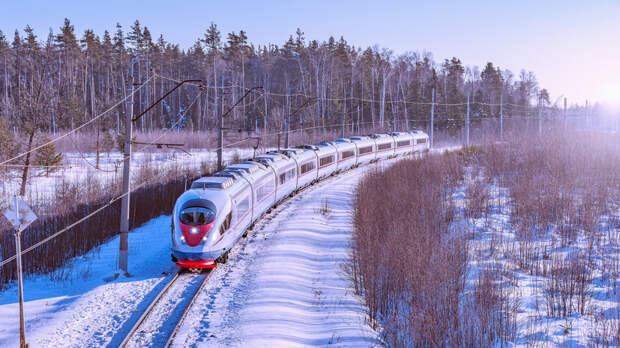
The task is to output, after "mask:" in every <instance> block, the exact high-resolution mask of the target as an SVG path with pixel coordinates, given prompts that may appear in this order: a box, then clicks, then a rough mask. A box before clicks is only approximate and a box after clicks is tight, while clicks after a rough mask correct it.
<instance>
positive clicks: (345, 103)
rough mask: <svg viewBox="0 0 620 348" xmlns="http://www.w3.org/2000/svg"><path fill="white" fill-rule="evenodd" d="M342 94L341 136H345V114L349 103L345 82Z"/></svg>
mask: <svg viewBox="0 0 620 348" xmlns="http://www.w3.org/2000/svg"><path fill="white" fill-rule="evenodd" d="M342 96H343V97H344V98H343V101H342V129H341V130H340V137H341V138H344V117H345V116H344V114H345V112H346V105H347V92H346V91H345V90H344V83H343V84H342Z"/></svg>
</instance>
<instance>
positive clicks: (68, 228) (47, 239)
mask: <svg viewBox="0 0 620 348" xmlns="http://www.w3.org/2000/svg"><path fill="white" fill-rule="evenodd" d="M199 94H200V93H199ZM195 100H196V98H195V99H194V102H195ZM192 104H193V102H192ZM188 110H189V108H188ZM484 118H487V119H489V118H493V119H495V118H496V117H478V118H474V119H484ZM504 118H531V117H516V116H515V117H504ZM448 120H450V121H463V119H448ZM408 121H409V122H422V121H424V122H427V121H428V120H427V119H413V120H408ZM379 123H384V124H389V122H388V121H383V122H381V121H378V120H377V121H367V122H359V123H357V122H349V123H345V124H344V126H350V125H362V124H365V125H367V124H379ZM342 125H343V124H342V123H334V124H331V125H329V124H328V125H319V126H312V127H304V128H298V129H293V130H289V132H290V133H294V132H301V131H308V130H313V129H321V128H322V129H325V128H330V127H334V128H338V127H341V126H342ZM284 133H286V131H278V132H272V133H267V134H257V135H255V136H253V137H248V138H245V139H242V140H239V141H236V142H232V143H229V144H227V145H224V146H221V147H216V148H214V149H211V151H217V150H219V149H220V148H221V149H224V148H227V147H232V146H235V145H238V144H241V143H243V142H246V141H248V140H252V139H254V138H265V137H271V136H276V135H281V134H284ZM155 141H156V140H155ZM155 141H153V142H152V143H151V145H152V144H153V143H154V142H155ZM178 160H179V159H175V160H174V161H178ZM149 183H150V182H149V181H144V182H142V183H140V184H139V185H137V186H135V187H133V188H132V189H131V190H130V191H129V192H127V193H124V194H121V195H119V196H117V197H115V198H113V199H111V200H110V201H108V203H106V204H105V205H103V206H101V207H99V208H97V209H96V210H94V211H93V212H91V213H89V214H88V215H86V216H84V217H82V218H80V219H78V220H77V221H75V222H73V223H71V224H70V225H68V226H66V227H64V228H63V229H61V230H59V231H58V232H55V233H54V234H52V235H50V236H48V237H46V238H44V239H43V240H41V241H39V242H37V243H35V244H33V245H32V246H30V247H28V248H27V249H24V250H23V251H22V252H21V255H22V256H23V255H25V254H26V253H28V252H30V251H32V250H34V249H36V248H38V247H39V246H41V245H43V244H45V243H47V242H49V241H50V240H52V239H54V238H56V237H58V236H59V235H61V234H63V233H65V232H67V231H69V230H70V229H72V228H73V227H75V226H77V225H79V224H80V223H82V222H84V221H86V220H88V219H89V218H91V217H93V216H94V215H96V214H97V213H99V212H101V211H102V210H104V209H105V208H107V207H109V206H110V205H112V204H113V203H114V202H116V201H118V200H119V199H121V198H123V197H125V196H126V195H128V194H131V193H133V192H134V191H136V190H138V189H140V188H142V187H144V186H145V185H147V184H149ZM15 258H16V255H13V256H11V257H9V258H7V259H5V260H2V261H1V262H0V267H3V266H4V265H6V264H7V263H9V262H11V261H13V260H15Z"/></svg>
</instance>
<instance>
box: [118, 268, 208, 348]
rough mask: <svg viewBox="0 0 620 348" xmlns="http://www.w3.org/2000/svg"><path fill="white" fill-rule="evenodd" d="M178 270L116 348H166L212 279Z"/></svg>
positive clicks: (201, 274)
mask: <svg viewBox="0 0 620 348" xmlns="http://www.w3.org/2000/svg"><path fill="white" fill-rule="evenodd" d="M211 274H212V272H211V271H210V270H208V271H205V272H203V273H200V274H196V273H191V272H187V271H184V270H179V271H178V272H177V273H175V274H174V275H173V276H172V277H171V278H170V279H169V280H168V282H167V283H166V285H165V286H164V288H163V289H162V290H161V291H160V292H159V293H158V294H157V296H156V297H155V299H154V300H153V301H152V302H151V303H150V304H149V306H148V307H147V309H146V310H145V311H144V312H143V313H142V315H141V316H140V318H139V319H138V320H137V321H136V323H135V324H134V326H133V327H132V328H131V330H130V331H129V333H128V334H127V336H125V339H124V340H123V342H122V343H121V344H120V346H119V347H145V346H151V347H169V346H171V344H172V341H173V340H174V338H175V336H176V333H177V331H178V330H179V328H180V327H181V325H182V323H183V320H184V319H185V317H186V316H187V313H188V312H189V310H190V308H191V307H192V305H193V304H194V302H195V301H196V298H197V297H198V294H199V293H200V291H201V290H202V288H203V287H204V285H205V284H206V283H207V280H208V279H209V277H210V276H211Z"/></svg>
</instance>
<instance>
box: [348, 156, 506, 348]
mask: <svg viewBox="0 0 620 348" xmlns="http://www.w3.org/2000/svg"><path fill="white" fill-rule="evenodd" d="M463 158H464V157H463V155H461V154H444V155H431V156H427V157H425V158H423V159H416V160H403V161H400V162H398V163H396V164H394V165H393V166H391V167H390V168H388V169H386V170H385V171H374V172H371V173H370V174H368V175H367V176H366V177H365V178H364V179H363V180H362V182H361V183H360V185H359V187H358V192H357V196H356V202H355V214H354V223H355V235H354V247H353V257H352V267H351V272H352V276H353V280H354V284H355V287H356V290H357V291H359V292H360V293H362V294H363V296H364V299H365V301H366V304H367V305H368V308H369V316H370V321H371V323H374V324H380V325H381V326H382V328H383V332H382V333H383V335H384V338H385V340H386V342H387V344H388V346H391V347H409V346H446V345H447V346H463V345H478V346H490V345H492V344H493V343H494V342H499V341H501V339H500V338H499V337H508V336H509V335H508V334H507V332H513V331H514V329H513V328H511V326H510V325H512V326H514V320H512V319H511V320H507V319H506V315H505V313H506V312H505V311H504V310H505V309H506V308H505V307H506V303H507V302H506V301H507V296H506V295H505V293H503V292H502V291H503V290H502V287H501V286H500V285H499V284H498V283H499V280H498V279H493V280H492V281H486V280H483V281H481V282H480V283H479V284H478V286H477V288H476V289H477V290H476V291H477V292H475V293H474V294H472V293H470V292H466V291H465V275H466V273H467V272H466V271H467V261H468V245H467V236H468V234H467V233H466V231H464V230H462V229H461V228H458V227H457V225H458V224H456V223H455V220H454V219H455V218H456V217H457V215H456V214H455V211H454V210H455V209H454V207H455V203H454V202H453V194H454V193H455V190H456V189H457V187H459V186H460V185H461V184H462V182H463V178H464V173H465V167H464V161H462V159H463ZM485 279H486V278H485ZM483 294H484V295H483ZM482 296H489V299H490V302H489V301H487V302H483V301H482ZM498 311H499V312H498ZM472 324H473V325H472Z"/></svg>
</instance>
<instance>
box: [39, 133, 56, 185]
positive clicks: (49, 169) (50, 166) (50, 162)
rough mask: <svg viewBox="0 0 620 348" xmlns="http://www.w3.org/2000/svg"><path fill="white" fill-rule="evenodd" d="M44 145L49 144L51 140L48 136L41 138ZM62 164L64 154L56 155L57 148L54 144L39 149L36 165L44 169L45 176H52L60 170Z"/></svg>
mask: <svg viewBox="0 0 620 348" xmlns="http://www.w3.org/2000/svg"><path fill="white" fill-rule="evenodd" d="M40 141H41V142H42V143H47V142H49V141H50V138H49V137H47V136H43V137H41V139H40ZM61 163H62V154H61V153H56V147H55V146H54V144H53V143H52V144H48V145H46V146H44V147H42V148H41V149H39V150H38V151H37V153H36V155H35V164H36V165H38V166H42V167H44V168H42V169H43V172H44V173H45V176H48V175H50V174H51V173H54V172H56V171H57V170H58V167H57V166H59V165H60V164H61Z"/></svg>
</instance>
